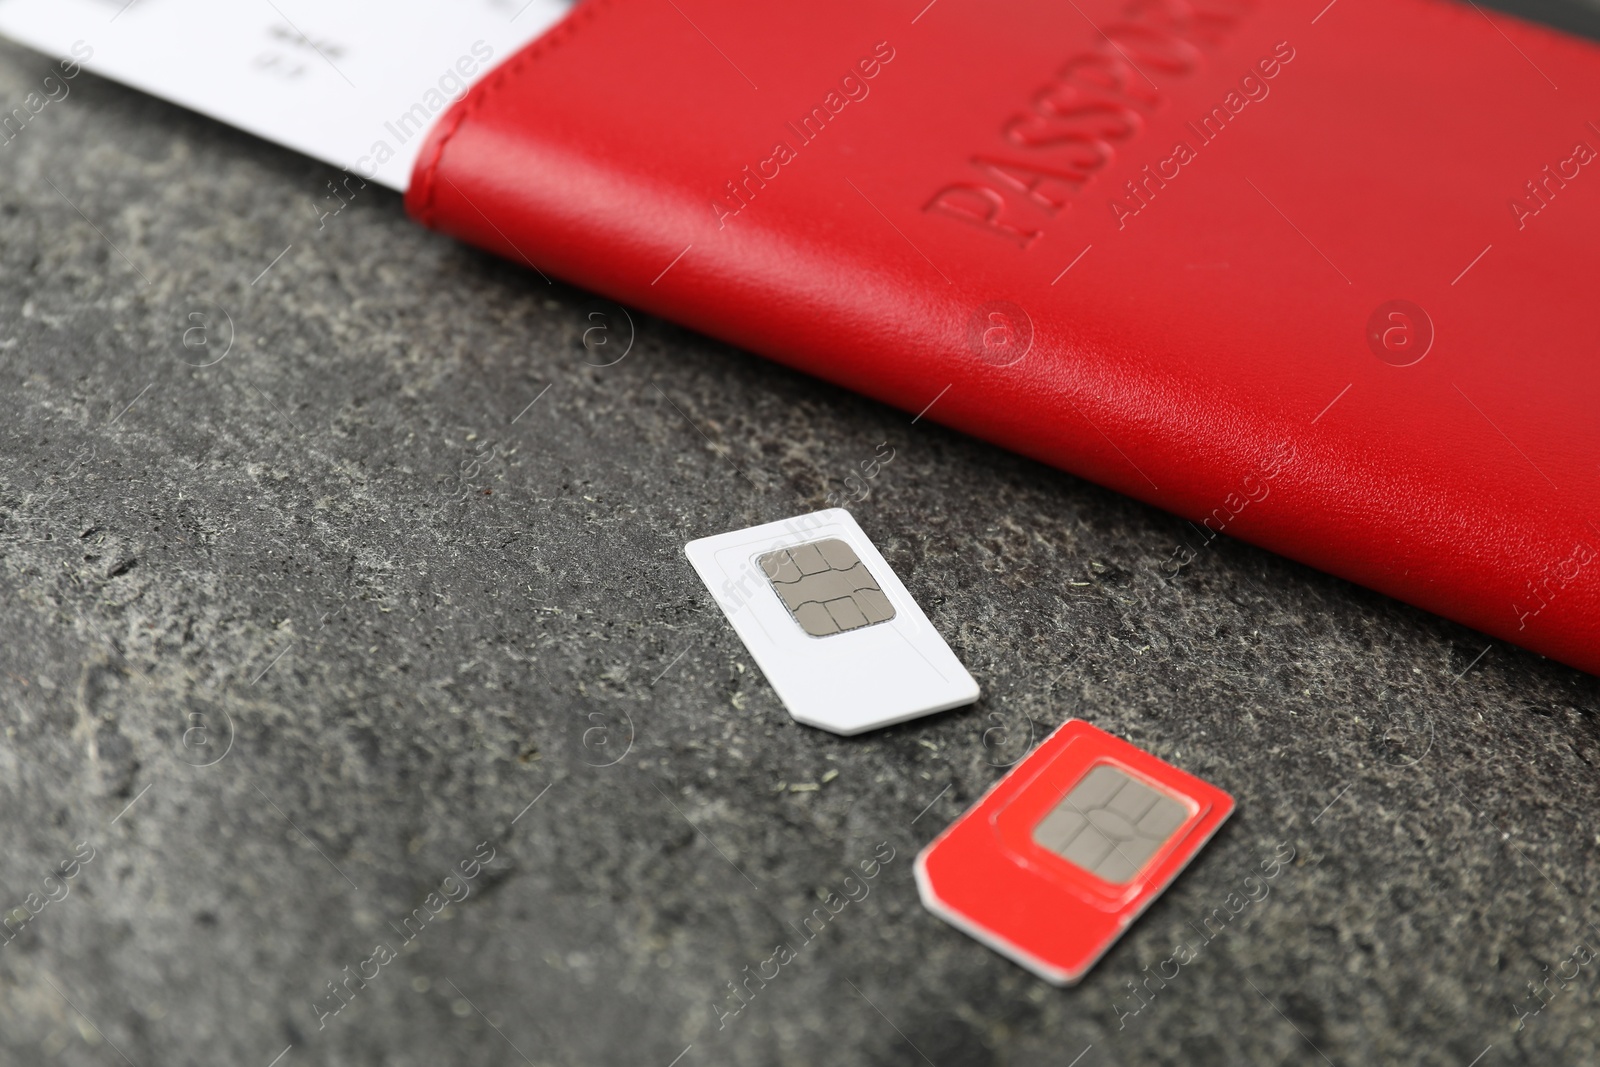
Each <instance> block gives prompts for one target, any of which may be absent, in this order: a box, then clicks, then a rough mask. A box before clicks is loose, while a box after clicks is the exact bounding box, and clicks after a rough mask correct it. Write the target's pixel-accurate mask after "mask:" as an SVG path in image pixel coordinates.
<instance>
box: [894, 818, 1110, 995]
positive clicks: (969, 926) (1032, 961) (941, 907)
mask: <svg viewBox="0 0 1600 1067" xmlns="http://www.w3.org/2000/svg"><path fill="white" fill-rule="evenodd" d="M943 836H944V835H943V834H941V835H940V837H943ZM938 843H939V838H938V837H936V838H934V839H933V840H932V841H930V842H928V843H927V844H926V845H924V846H923V847H922V851H921V852H918V853H917V858H916V859H915V860H913V861H912V864H911V873H912V876H913V877H914V878H915V879H916V882H917V896H919V897H920V898H921V899H922V906H923V907H924V908H927V909H928V911H929V912H930V913H931V914H932V915H933V916H934V917H935V918H937V919H942V920H943V921H945V922H947V923H949V924H950V925H951V926H953V927H955V928H956V929H957V930H960V931H961V932H962V933H964V934H966V935H967V936H968V937H970V938H972V939H973V940H974V941H977V942H978V943H979V944H981V945H983V946H984V947H985V948H988V949H990V950H991V951H993V952H998V953H999V954H1000V955H1002V956H1004V957H1005V958H1006V959H1008V960H1010V961H1011V962H1012V963H1015V964H1016V965H1017V966H1018V967H1021V968H1023V969H1024V970H1026V971H1029V972H1031V973H1032V974H1033V975H1034V976H1035V977H1037V978H1041V979H1043V980H1044V981H1046V982H1049V983H1050V984H1051V985H1053V986H1056V987H1057V988H1059V989H1068V988H1071V987H1072V986H1075V985H1077V984H1078V983H1079V982H1081V981H1083V976H1084V975H1086V974H1088V973H1089V971H1090V970H1091V969H1092V968H1093V967H1094V965H1095V964H1096V963H1098V962H1099V957H1098V956H1097V957H1095V959H1093V960H1091V961H1090V962H1089V963H1087V964H1086V965H1084V966H1083V967H1079V968H1076V969H1073V970H1063V969H1062V968H1060V967H1057V966H1056V965H1055V964H1053V963H1049V962H1047V961H1045V960H1043V959H1040V958H1039V957H1038V956H1035V955H1034V954H1033V953H1031V952H1029V951H1027V950H1026V949H1024V948H1023V947H1022V946H1020V945H1017V944H1015V943H1013V942H1011V941H1008V940H1006V939H1005V938H1003V937H1001V936H1000V935H999V934H997V933H995V932H994V931H993V930H990V929H989V928H988V927H986V926H982V925H980V924H979V923H976V922H974V921H973V920H972V919H971V918H969V917H968V916H966V915H964V914H963V913H962V912H960V911H958V910H957V909H955V908H952V907H950V906H949V905H948V904H946V903H945V902H944V901H942V900H940V899H939V893H938V891H937V890H936V889H934V887H933V879H932V878H930V877H929V876H928V869H927V860H928V854H929V853H931V852H932V851H933V847H934V846H935V845H937V844H938ZM1107 948H1108V949H1109V948H1110V946H1109V945H1108V946H1107ZM1102 955H1103V953H1102Z"/></svg>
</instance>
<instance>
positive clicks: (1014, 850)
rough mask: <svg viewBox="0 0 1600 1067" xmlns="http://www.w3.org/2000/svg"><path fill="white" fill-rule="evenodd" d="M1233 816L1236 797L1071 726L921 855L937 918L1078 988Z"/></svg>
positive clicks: (922, 884)
mask: <svg viewBox="0 0 1600 1067" xmlns="http://www.w3.org/2000/svg"><path fill="white" fill-rule="evenodd" d="M1231 814H1233V798H1232V797H1231V796H1229V795H1228V794H1227V793H1224V792H1223V791H1222V790H1220V789H1218V788H1217V787H1216V786H1214V785H1210V784H1208V783H1206V782H1202V781H1201V780H1200V779H1198V778H1196V777H1194V776H1193V775H1191V774H1185V773H1184V772H1183V771H1180V770H1178V768H1176V767H1174V766H1172V765H1171V764H1170V763H1165V762H1163V761H1161V760H1159V759H1157V758H1156V757H1154V756H1152V755H1150V754H1149V753H1148V752H1143V751H1141V750H1139V749H1137V748H1134V747H1133V746H1132V745H1130V744H1128V743H1127V742H1126V741H1123V740H1121V739H1119V738H1116V737H1112V736H1111V735H1110V734H1108V733H1106V732H1105V731H1103V730H1097V729H1095V728H1094V727H1093V726H1090V725H1089V724H1088V723H1086V722H1084V721H1083V720H1081V719H1071V720H1068V722H1067V723H1066V724H1064V725H1063V726H1062V727H1061V728H1060V729H1059V730H1057V731H1056V732H1055V733H1053V734H1051V735H1050V736H1049V738H1047V739H1046V740H1045V742H1044V744H1042V745H1040V746H1039V747H1038V748H1037V749H1035V750H1034V751H1033V753H1032V754H1031V755H1029V756H1028V758H1027V759H1025V760H1023V761H1022V762H1021V763H1020V764H1018V765H1017V766H1016V767H1015V768H1013V769H1012V771H1011V773H1009V774H1007V775H1006V776H1005V777H1004V778H1002V779H1000V781H999V782H997V783H995V785H994V787H993V788H992V789H990V790H989V792H987V793H985V794H984V796H983V799H982V800H980V801H978V803H977V804H976V805H974V806H973V807H972V808H971V809H970V810H969V811H968V812H967V813H966V814H965V815H963V816H961V818H959V819H957V820H956V821H955V822H954V823H952V824H951V825H950V826H949V828H948V829H946V830H945V831H944V833H942V834H940V835H939V836H938V837H936V838H934V840H933V842H932V843H931V844H929V845H928V847H927V848H925V849H923V850H922V853H921V854H920V855H918V856H917V862H916V872H917V889H918V890H919V891H920V892H921V894H922V903H923V905H924V906H925V907H927V909H928V910H929V911H931V912H933V913H934V914H935V915H937V916H939V917H940V918H941V919H944V920H945V921H946V922H948V923H950V924H951V925H953V926H955V927H957V928H959V929H961V930H965V931H966V932H967V933H969V934H971V935H972V936H973V937H975V938H977V939H978V940H979V941H982V942H983V943H984V944H986V945H988V946H989V947H990V948H992V949H995V950H996V951H998V952H1002V953H1004V954H1005V955H1007V956H1009V957H1011V958H1012V959H1013V960H1015V961H1016V962H1018V963H1020V964H1022V966H1024V967H1026V968H1028V970H1030V971H1032V972H1034V973H1035V974H1037V975H1038V976H1039V977H1041V978H1043V979H1045V980H1046V981H1048V982H1054V983H1055V984H1056V985H1072V984H1073V983H1075V982H1076V981H1077V980H1078V979H1080V978H1082V977H1083V975H1084V972H1086V971H1087V970H1088V969H1089V968H1090V967H1092V966H1094V964H1095V962H1096V961H1097V960H1099V959H1100V957H1101V956H1103V955H1105V952H1106V950H1107V949H1109V948H1110V947H1111V946H1112V944H1113V943H1115V941H1116V940H1117V938H1119V937H1121V936H1122V932H1123V931H1124V930H1126V929H1127V928H1128V927H1129V926H1130V925H1131V924H1132V923H1133V920H1134V919H1136V918H1138V917H1139V915H1140V913H1141V912H1143V911H1144V909H1145V908H1147V907H1149V906H1150V902H1151V901H1153V900H1154V899H1155V898H1156V897H1157V896H1158V895H1159V894H1160V893H1161V892H1162V890H1164V889H1166V888H1167V886H1168V885H1169V884H1171V882H1172V880H1173V879H1174V878H1176V877H1177V876H1178V872H1179V871H1181V870H1183V868H1184V867H1186V866H1187V865H1188V863H1189V861H1190V860H1192V859H1193V858H1194V856H1195V854H1196V853H1197V852H1199V851H1200V849H1201V848H1202V847H1203V846H1204V845H1205V843H1206V842H1207V841H1209V840H1210V839H1211V835H1212V834H1214V833H1216V832H1217V828H1218V827H1219V826H1221V825H1222V824H1223V822H1224V821H1225V820H1226V819H1227V818H1228V816H1229V815H1231Z"/></svg>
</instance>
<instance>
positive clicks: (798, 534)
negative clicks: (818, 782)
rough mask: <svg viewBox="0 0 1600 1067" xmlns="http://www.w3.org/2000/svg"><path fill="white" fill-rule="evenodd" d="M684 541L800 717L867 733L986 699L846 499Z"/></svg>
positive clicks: (713, 591)
mask: <svg viewBox="0 0 1600 1067" xmlns="http://www.w3.org/2000/svg"><path fill="white" fill-rule="evenodd" d="M684 551H685V552H686V553H687V554H688V556H689V562H690V563H691V564H693V565H694V569H695V572H696V573H698V574H699V575H700V580H701V581H703V582H705V584H706V588H707V589H709V590H710V591H711V595H712V596H713V597H714V598H715V599H716V601H717V604H718V605H719V606H720V607H721V608H722V611H723V613H724V614H725V615H727V616H728V621H729V622H731V623H733V628H734V630H735V631H736V632H737V633H738V635H739V637H740V638H741V639H742V640H743V641H744V643H745V647H746V648H748V649H749V650H750V655H752V656H753V657H755V661H756V663H757V664H759V665H760V667H761V670H762V673H764V674H765V675H766V676H767V681H769V682H771V683H772V688H773V689H775V690H777V692H778V699H780V700H782V701H783V706H784V707H786V708H788V709H789V714H790V715H793V716H794V717H795V719H796V720H798V721H799V722H803V723H805V724H806V725H807V726H817V727H820V728H822V729H824V730H831V731H833V732H834V733H836V734H857V733H860V732H861V731H863V730H872V729H876V728H877V727H880V726H890V725H892V724H894V723H897V722H905V721H906V720H907V719H914V718H916V717H917V716H919V715H929V714H932V713H933V712H936V711H945V710H948V709H949V708H958V707H961V706H962V705H963V704H970V703H972V702H973V701H974V700H977V699H978V683H977V682H976V681H974V680H973V678H972V675H970V674H968V673H967V669H966V668H965V667H963V666H962V665H961V661H960V660H958V659H956V657H955V653H953V652H951V651H950V646H949V645H947V644H945V643H944V638H942V637H940V636H939V634H938V632H937V631H935V630H934V628H933V624H932V623H930V622H929V621H928V617H927V616H926V615H924V614H923V613H922V609H921V608H919V607H917V604H916V601H914V600H912V599H911V594H910V593H908V592H906V587H905V586H903V585H901V584H900V579H899V578H897V577H895V573H894V571H892V570H890V569H889V564H888V563H887V562H885V561H884V558H883V556H882V555H881V554H879V552H878V550H877V549H876V548H874V547H873V545H872V542H871V541H869V540H867V535H866V534H865V533H863V532H862V531H861V527H860V526H857V525H856V520H855V519H853V518H852V517H851V516H850V513H849V512H848V511H845V510H844V509H843V508H833V509H830V510H828V511H814V512H811V513H810V514H808V515H797V516H795V517H794V518H792V519H784V520H782V521H781V522H769V523H767V524H766V525H764V526H752V527H751V528H750V529H748V530H735V531H733V532H732V533H725V534H718V535H716V536H715V537H702V538H700V539H699V540H698V541H690V542H689V544H688V545H687V546H686V547H685V549H684Z"/></svg>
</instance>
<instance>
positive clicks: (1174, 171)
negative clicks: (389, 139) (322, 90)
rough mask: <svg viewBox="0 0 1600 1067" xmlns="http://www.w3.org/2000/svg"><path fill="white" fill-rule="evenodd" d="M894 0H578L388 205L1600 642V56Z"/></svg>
mask: <svg viewBox="0 0 1600 1067" xmlns="http://www.w3.org/2000/svg"><path fill="white" fill-rule="evenodd" d="M924 2H925V0H911V2H908V3H903V2H894V3H888V2H872V0H817V2H813V3H808V4H751V3H747V2H735V0H588V2H587V3H585V4H583V5H582V6H581V7H580V8H578V9H577V10H576V11H575V12H574V13H573V14H572V15H571V16H569V17H568V19H567V20H566V21H565V22H563V23H562V24H560V25H559V26H557V27H556V28H555V29H553V30H552V31H551V32H549V33H548V34H546V35H545V36H544V37H542V38H540V39H539V40H537V41H536V42H534V43H533V44H531V45H530V46H528V47H527V48H526V49H524V50H523V51H521V52H519V53H518V54H516V55H515V56H513V57H511V58H510V59H508V60H507V61H506V62H505V63H504V64H503V65H502V66H501V67H500V68H498V69H497V70H495V71H494V72H493V73H491V74H490V75H489V76H488V77H486V78H485V79H484V80H483V81H481V82H480V83H479V84H478V85H477V86H475V87H474V88H473V90H472V91H471V92H470V94H469V95H468V96H467V97H465V98H464V99H463V100H461V101H460V102H459V103H458V104H457V105H456V106H455V107H454V109H453V110H452V111H451V112H450V113H448V114H447V115H446V116H445V117H444V118H443V119H442V120H441V121H440V122H439V123H438V125H437V126H436V127H435V129H434V130H433V132H432V134H431V139H430V143H429V144H428V145H427V146H426V148H425V149H424V151H423V154H422V157H421V159H420V160H419V162H418V164H417V169H416V173H415V175H414V177H413V181H412V185H411V187H410V190H409V192H408V193H407V205H408V208H409V210H410V211H411V212H412V214H413V215H415V216H416V217H417V218H418V219H419V220H420V221H422V222H423V223H425V224H426V225H429V226H433V227H436V228H438V229H440V230H444V231H447V232H449V233H451V234H454V235H457V236H459V237H461V238H463V239H465V240H468V241H471V242H473V243H475V244H478V245H481V246H483V247H485V248H489V249H492V250H494V251H497V252H499V253H502V254H504V255H506V256H509V257H512V258H514V259H518V260H521V261H524V262H529V263H533V264H536V265H537V266H538V267H539V268H541V269H542V270H544V271H545V272H547V273H549V274H555V275H559V276H561V277H564V278H566V279H569V280H571V281H573V282H575V283H577V284H579V285H582V286H585V287H587V288H590V289H593V290H597V291H599V292H601V293H605V294H607V295H609V296H611V297H614V298H615V299H617V300H619V301H622V302H623V303H626V304H629V305H632V306H634V307H638V308H642V309H645V310H647V311H650V312H652V313H655V314H658V315H661V316H664V317H668V318H672V319H675V320H677V321H679V322H681V323H684V324H686V325H688V326H691V327H694V328H696V329H698V330H701V331H703V332H705V333H708V334H711V335H714V336H716V337H720V338H723V339H725V340H727V341H730V342H732V343H734V344H737V345H740V346H742V347H745V348H748V349H751V350H753V351H755V352H759V353H761V354H763V355H766V356H769V357H771V358H773V359H776V360H778V361H780V362H782V363H785V364H788V365H790V366H792V367H796V368H800V369H802V370H805V371H809V372H811V373H813V374H816V375H818V376H820V377H823V378H826V379H828V380H830V381H833V382H836V383H839V384H840V385H843V386H847V387H849V388H851V389H855V390H858V391H860V392H862V393H866V394H868V395H871V396H874V397H877V398H879V399H881V400H883V401H886V402H888V403H890V404H895V405H898V406H899V407H901V408H904V409H905V410H907V411H912V412H916V411H920V410H922V409H923V408H925V407H927V405H929V404H930V402H933V404H932V407H931V408H930V409H929V410H928V411H927V414H926V417H927V418H929V419H934V420H937V421H939V422H941V423H944V424H945V425H948V426H951V427H955V428H957V429H960V430H963V431H966V432H968V433H972V434H975V435H977V436H979V437H983V438H985V439H987V440H989V441H993V442H995V443H997V444H1000V445H1003V446H1005V447H1007V448H1011V449H1014V450H1016V451H1018V452H1021V453H1025V454H1027V455H1029V456H1033V457H1036V458H1038V459H1040V460H1043V461H1045V462H1047V463H1051V464H1054V465H1056V466H1059V467H1062V468H1065V469H1067V470H1069V471H1072V472H1074V473H1076V474H1078V475H1081V476H1083V477H1085V478H1089V479H1092V480H1093V481H1096V482H1098V483H1100V484H1102V485H1106V486H1111V487H1113V488H1115V489H1118V490H1121V491H1122V492H1125V493H1128V494H1131V495H1133V496H1135V497H1138V498H1140V499H1142V500H1146V501H1149V502H1150V503H1153V504H1156V505H1159V506H1160V507H1163V508H1166V509H1168V510H1170V511H1173V512H1176V513H1177V514H1179V515H1182V516H1184V517H1186V518H1189V519H1191V520H1193V521H1194V523H1195V524H1196V526H1197V527H1198V528H1199V529H1200V530H1202V531H1204V536H1206V537H1211V536H1216V535H1219V534H1222V533H1226V534H1227V535H1228V536H1233V537H1239V538H1242V539H1244V540H1247V541H1250V542H1252V543H1254V544H1257V545H1261V546H1263V547H1266V548H1269V549H1272V550H1274V551H1277V552H1280V553H1282V554H1284V555H1287V556H1290V557H1292V558H1294V559H1297V560H1301V561H1303V562H1305V563H1308V564H1311V565H1313V566H1316V567H1319V568H1322V569H1323V570H1327V571H1330V572H1332V573H1334V574H1337V575H1341V576H1343V577H1345V578H1348V579H1351V580H1352V581H1356V582H1359V583H1361V584H1363V585H1366V586H1370V587H1371V588H1374V589H1378V590H1381V591H1383V592H1385V593H1388V594H1391V595H1393V596H1396V597H1399V598H1401V599H1403V600H1407V601H1409V602H1411V603H1413V604H1416V605H1419V606H1421V607H1424V608H1427V609H1429V610H1431V611H1435V612H1438V613H1440V614H1442V615H1446V616H1448V617H1450V618H1453V619H1456V620H1459V621H1461V622H1463V623H1466V624H1468V625H1470V626H1474V627H1477V628H1478V629H1480V630H1483V631H1485V632H1487V633H1489V634H1492V635H1494V636H1496V637H1501V638H1504V639H1506V640H1508V641H1512V642H1515V643H1517V644H1520V645H1523V646H1525V647H1527V648H1530V649H1533V650H1535V651H1537V652H1541V653H1544V654H1545V655H1548V656H1552V657H1554V658H1556V659H1559V660H1562V661H1564V662H1566V663H1569V664H1572V665H1574V666H1577V667H1580V668H1582V669H1584V670H1587V671H1591V672H1597V673H1600V576H1597V572H1600V565H1597V556H1600V550H1597V548H1596V546H1600V507H1597V506H1596V505H1597V499H1596V496H1597V492H1596V474H1597V464H1600V448H1597V445H1600V428H1597V427H1600V423H1597V412H1596V404H1595V401H1596V395H1597V391H1596V385H1597V377H1600V371H1597V368H1596V360H1595V353H1596V350H1597V346H1596V341H1597V340H1600V318H1597V317H1596V316H1595V315H1594V314H1593V313H1592V304H1593V301H1594V296H1593V287H1594V283H1595V281H1596V279H1597V278H1600V269H1597V268H1600V256H1597V253H1596V246H1595V237H1596V235H1597V234H1600V166H1597V165H1595V160H1596V146H1600V128H1597V127H1596V125H1595V123H1594V121H1591V120H1600V106H1596V101H1600V49H1597V48H1596V47H1595V46H1593V45H1591V44H1589V43H1587V42H1584V41H1580V40H1577V39H1575V38H1570V37H1566V36H1563V35H1561V34H1559V33H1556V32H1553V31H1549V30H1545V29H1542V28H1539V27H1536V26H1533V25H1529V24H1525V23H1521V22H1518V21H1516V20H1514V19H1512V18H1509V17H1507V16H1503V15H1500V14H1498V13H1493V14H1490V13H1486V12H1484V11H1483V10H1481V9H1479V8H1476V7H1474V6H1470V5H1467V4H1459V3H1455V2H1453V0H1384V2H1382V3H1378V2H1376V0H1334V2H1333V3H1332V4H1328V3H1327V2H1326V0H1309V2H1301V0H1260V2H1256V3H1246V2H1240V0H1194V2H1190V0H1136V2H1133V3H1128V2H1127V0H1104V2H1101V0H1077V2H1075V3H1066V4H1062V3H1060V2H1059V0H1049V2H1022V0H1019V2H1014V3H993V2H982V0H934V2H933V3H931V4H926V6H924ZM1591 108H1592V109H1593V113H1591V110H1589V109H1591ZM1202 548H1203V542H1202V541H1201V539H1200V537H1199V536H1196V537H1194V538H1191V540H1190V544H1189V545H1188V546H1186V547H1184V548H1180V549H1178V550H1177V551H1175V552H1174V554H1173V555H1172V556H1171V557H1170V558H1168V559H1165V560H1160V561H1152V565H1154V566H1159V567H1161V568H1162V569H1164V570H1165V571H1167V572H1168V573H1176V572H1177V571H1179V570H1181V568H1182V567H1183V566H1185V565H1186V564H1188V563H1189V562H1190V560H1191V559H1192V558H1193V557H1194V555H1195V553H1196V552H1197V551H1199V550H1201V549H1202Z"/></svg>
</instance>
